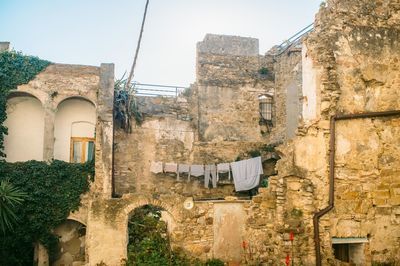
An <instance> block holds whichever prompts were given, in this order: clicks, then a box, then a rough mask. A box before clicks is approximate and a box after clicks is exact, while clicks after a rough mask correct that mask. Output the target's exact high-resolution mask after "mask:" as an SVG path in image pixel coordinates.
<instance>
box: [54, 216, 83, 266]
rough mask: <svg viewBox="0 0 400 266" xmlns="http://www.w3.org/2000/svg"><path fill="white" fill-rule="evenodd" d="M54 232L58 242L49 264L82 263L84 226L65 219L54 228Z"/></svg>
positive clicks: (59, 265) (67, 264)
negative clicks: (55, 252)
mask: <svg viewBox="0 0 400 266" xmlns="http://www.w3.org/2000/svg"><path fill="white" fill-rule="evenodd" d="M54 234H56V235H57V236H59V244H58V247H57V254H56V255H55V258H54V259H53V261H52V262H51V265H52V266H69V265H84V264H85V242H86V226H85V225H84V224H82V223H80V222H77V221H74V220H67V221H65V222H64V223H62V224H61V225H59V226H57V227H56V228H55V229H54Z"/></svg>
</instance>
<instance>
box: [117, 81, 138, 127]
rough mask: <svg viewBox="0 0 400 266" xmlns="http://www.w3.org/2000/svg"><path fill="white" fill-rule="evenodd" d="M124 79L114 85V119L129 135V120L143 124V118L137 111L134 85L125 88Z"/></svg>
mask: <svg viewBox="0 0 400 266" xmlns="http://www.w3.org/2000/svg"><path fill="white" fill-rule="evenodd" d="M126 82H127V81H126V79H124V77H122V78H121V79H119V80H116V81H115V83H114V118H115V121H116V122H117V125H119V126H120V127H121V128H122V129H124V130H125V132H127V133H131V130H132V128H131V118H132V117H133V118H134V119H135V121H136V124H138V125H140V124H141V123H142V122H143V116H142V114H141V113H140V111H139V108H138V105H137V102H136V98H135V92H136V88H135V85H134V84H133V83H132V84H129V85H128V86H126Z"/></svg>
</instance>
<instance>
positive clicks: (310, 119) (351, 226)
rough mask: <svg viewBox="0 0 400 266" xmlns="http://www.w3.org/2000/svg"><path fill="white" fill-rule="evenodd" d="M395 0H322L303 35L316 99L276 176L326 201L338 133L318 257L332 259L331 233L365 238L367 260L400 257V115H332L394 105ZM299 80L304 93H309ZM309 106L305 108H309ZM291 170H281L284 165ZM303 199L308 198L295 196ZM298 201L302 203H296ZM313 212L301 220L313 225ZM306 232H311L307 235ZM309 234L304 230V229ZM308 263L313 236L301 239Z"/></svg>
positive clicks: (319, 202) (321, 203)
mask: <svg viewBox="0 0 400 266" xmlns="http://www.w3.org/2000/svg"><path fill="white" fill-rule="evenodd" d="M399 11H400V6H399V4H398V2H397V1H345V2H343V1H335V0H332V1H327V4H326V7H323V8H322V9H321V10H320V12H319V14H318V15H317V20H316V23H315V30H314V32H313V33H311V34H310V36H309V37H308V38H307V40H306V41H305V45H306V47H305V48H306V49H305V52H303V58H304V57H307V58H304V60H308V61H310V60H311V61H312V62H311V64H306V67H307V69H304V66H305V65H304V64H303V72H304V71H307V72H308V73H310V72H313V78H311V79H309V80H308V81H309V82H315V83H314V84H312V86H311V88H314V89H315V91H314V92H313V95H314V96H315V100H316V102H315V104H313V105H312V106H310V105H307V104H305V105H304V109H303V111H304V110H305V111H306V113H307V117H306V119H305V120H304V121H303V122H304V123H303V126H302V127H301V128H300V129H299V135H298V136H297V137H296V138H295V139H294V141H293V142H292V143H289V144H288V145H285V146H282V147H281V151H282V153H283V154H284V155H283V156H282V158H284V159H282V160H281V161H279V162H278V172H279V176H278V178H284V179H288V178H289V177H290V176H293V175H294V176H297V177H298V178H305V180H307V182H310V183H311V184H312V190H313V198H314V204H313V205H311V206H310V207H311V211H313V210H312V209H313V208H315V210H314V211H318V210H321V209H323V208H325V207H326V206H327V205H328V195H329V193H328V190H329V182H328V181H329V179H328V176H329V169H328V165H329V162H328V157H329V141H330V139H331V138H336V147H335V150H336V158H335V199H334V200H335V201H334V208H333V210H332V211H331V212H330V213H328V214H327V215H326V216H324V217H323V218H322V219H321V222H320V226H319V228H320V232H321V233H320V236H319V237H320V238H321V248H322V259H323V264H333V263H335V262H334V256H333V251H332V244H331V243H332V242H331V241H332V240H331V239H332V237H366V238H368V242H369V243H368V248H367V249H366V251H367V252H370V253H369V254H365V263H367V264H368V263H371V261H378V262H393V261H397V262H398V261H399V260H400V258H399V257H398V254H399V252H398V251H399V250H400V246H399V245H400V243H399V241H398V237H399V234H398V232H400V230H399V223H398V219H397V218H398V217H397V216H398V208H399V202H398V197H399V195H398V193H397V187H398V184H399V181H400V180H399V178H398V173H399V167H400V165H399V164H398V160H396V159H395V158H399V153H398V149H397V148H396V147H397V146H398V144H399V139H398V131H399V118H398V117H387V118H366V119H357V120H349V121H337V122H336V124H337V125H336V135H335V136H332V135H331V134H330V126H329V119H330V117H331V116H332V115H336V114H352V113H365V112H379V111H389V110H399V109H400V106H399V101H398V98H397V97H396V95H398V87H399V85H400V80H399V70H398V69H399V63H398V62H399V60H398V59H399V55H400V54H399V51H400V49H399V43H398V36H399V30H400V28H399V26H398V25H399V23H398V22H399V19H400V15H399V14H400V12H399ZM309 89H310V87H309V88H305V87H303V91H304V95H311V94H310V91H306V90H309ZM305 100H307V99H305ZM307 108H309V109H307ZM287 168H289V169H294V170H293V173H292V174H290V173H286V171H285V169H287ZM300 200H302V201H303V202H304V206H303V207H302V208H301V209H304V208H305V199H304V198H303V199H300ZM300 207H301V206H300ZM309 219H311V216H309V218H308V219H307V220H306V221H305V223H306V224H308V227H309V228H312V227H311V226H312V223H311V220H309ZM309 236H311V235H309ZM304 237H306V235H304ZM303 245H305V247H306V248H305V249H306V250H308V252H307V254H308V255H306V256H307V257H308V259H307V260H308V261H309V262H310V263H311V262H312V261H313V259H314V256H315V253H314V250H313V246H312V245H313V241H308V242H304V243H303Z"/></svg>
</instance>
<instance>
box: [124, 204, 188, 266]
mask: <svg viewBox="0 0 400 266" xmlns="http://www.w3.org/2000/svg"><path fill="white" fill-rule="evenodd" d="M174 226H175V222H174V219H173V217H172V216H171V215H170V214H169V213H168V212H167V211H165V210H164V209H163V208H161V207H158V206H154V205H150V204H149V205H143V206H141V207H138V208H136V209H134V210H133V212H132V213H131V215H130V218H129V220H128V247H127V265H175V264H171V262H172V261H173V260H177V259H185V258H184V257H183V256H182V258H180V254H178V253H177V252H175V251H173V250H172V249H171V243H170V238H169V233H170V230H172V229H173V228H174Z"/></svg>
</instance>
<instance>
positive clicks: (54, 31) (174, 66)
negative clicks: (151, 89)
mask: <svg viewBox="0 0 400 266" xmlns="http://www.w3.org/2000/svg"><path fill="white" fill-rule="evenodd" d="M145 2H146V1H145V0H0V41H10V42H11V46H12V47H13V48H14V49H15V50H17V51H22V52H23V53H25V54H29V55H37V56H39V57H41V58H43V59H47V60H50V61H53V62H57V63H68V64H84V65H97V66H98V65H100V63H102V62H103V63H115V65H116V77H120V76H121V75H122V74H123V73H124V72H125V71H126V70H129V69H130V66H131V64H132V60H133V56H134V51H135V46H136V42H137V38H138V35H139V28H140V23H141V20H142V15H143V10H144V5H145ZM320 2H321V0H279V1H277V0H150V4H149V9H148V14H147V19H146V25H145V30H144V35H143V41H142V46H141V50H140V54H139V59H138V64H137V67H136V74H135V78H134V80H136V81H139V82H142V83H153V84H166V85H181V86H188V85H189V84H190V83H193V82H194V81H195V60H196V43H197V42H198V41H201V40H202V39H203V38H204V36H205V34H206V33H215V34H228V35H239V36H245V37H254V38H258V39H259V41H260V54H264V53H265V52H266V51H267V50H268V49H269V48H271V47H272V46H273V45H275V44H279V43H281V42H282V41H283V40H285V39H287V38H289V37H290V36H292V35H293V34H294V33H296V32H297V31H298V30H300V29H302V28H303V27H305V26H307V25H308V24H310V23H312V22H313V20H314V16H315V13H316V12H317V11H318V8H319V5H320Z"/></svg>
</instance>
